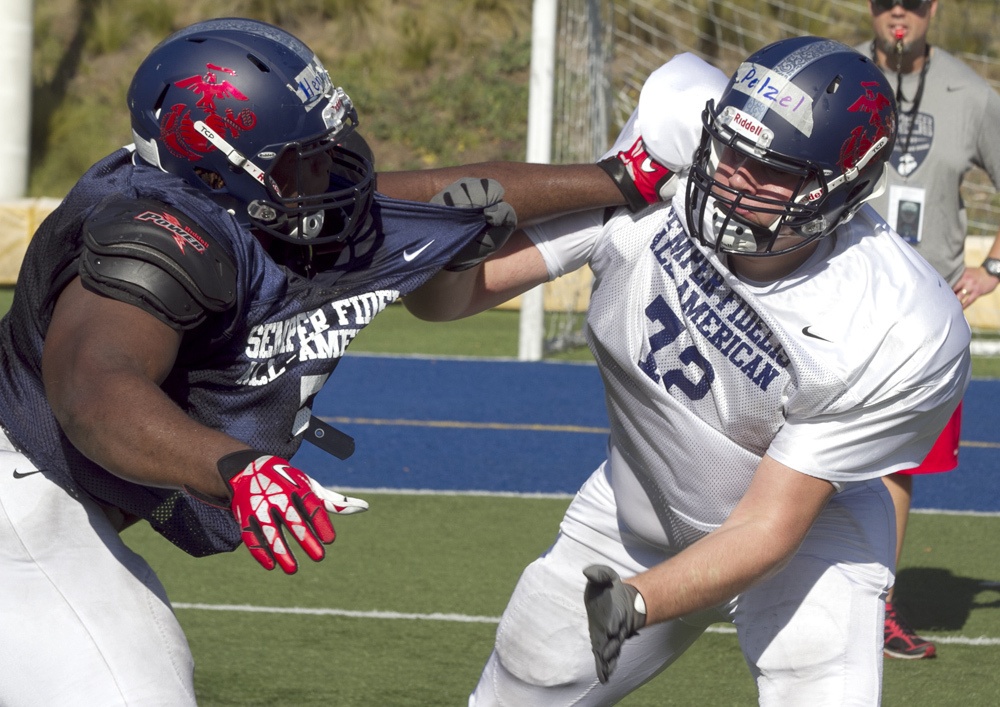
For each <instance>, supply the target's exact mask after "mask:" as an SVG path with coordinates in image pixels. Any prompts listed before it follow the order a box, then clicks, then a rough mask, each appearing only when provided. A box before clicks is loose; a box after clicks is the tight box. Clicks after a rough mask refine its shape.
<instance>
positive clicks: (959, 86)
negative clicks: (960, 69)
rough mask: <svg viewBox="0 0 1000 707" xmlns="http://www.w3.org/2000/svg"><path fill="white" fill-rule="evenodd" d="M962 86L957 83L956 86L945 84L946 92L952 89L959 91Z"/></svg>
mask: <svg viewBox="0 0 1000 707" xmlns="http://www.w3.org/2000/svg"><path fill="white" fill-rule="evenodd" d="M963 88H965V86H963V85H962V84H959V85H958V86H947V87H946V88H945V90H946V91H948V93H952V92H954V91H961V90H962V89H963Z"/></svg>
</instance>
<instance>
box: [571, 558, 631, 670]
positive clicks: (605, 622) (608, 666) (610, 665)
mask: <svg viewBox="0 0 1000 707" xmlns="http://www.w3.org/2000/svg"><path fill="white" fill-rule="evenodd" d="M583 574H584V576H586V578H587V588H586V589H585V590H584V592H583V602H584V604H586V606H587V622H588V624H589V625H590V645H591V647H592V648H593V650H594V662H595V664H596V665H597V678H598V679H599V680H600V681H601V682H607V681H608V678H610V677H611V673H612V672H614V669H615V666H616V665H617V664H618V655H619V654H620V653H621V650H622V643H624V642H625V639H626V638H629V637H631V636H634V635H635V634H636V633H638V632H639V629H640V628H642V627H643V626H645V625H646V604H645V602H644V601H643V599H642V595H641V594H639V590H638V589H636V588H635V587H633V586H632V585H631V584H625V583H624V582H622V580H621V577H619V576H618V573H617V572H615V571H614V570H613V569H611V568H610V567H606V566H605V565H591V566H590V567H588V568H587V569H585V570H584V571H583Z"/></svg>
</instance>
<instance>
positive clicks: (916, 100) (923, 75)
mask: <svg viewBox="0 0 1000 707" xmlns="http://www.w3.org/2000/svg"><path fill="white" fill-rule="evenodd" d="M898 56H899V63H898V64H897V66H896V106H897V107H900V108H901V107H902V105H903V101H905V100H906V97H905V96H904V95H903V57H902V55H898ZM872 61H874V62H875V63H876V64H878V58H877V56H876V55H875V40H872ZM930 65H931V45H930V44H927V45H925V46H924V65H923V66H922V67H921V68H920V80H919V81H918V83H917V92H916V93H915V94H913V106H912V107H911V108H910V110H909V111H907V114H908V115H909V116H910V124H909V125H908V126H907V129H906V140H905V141H904V142H903V152H902V154H904V155H905V154H907V153H909V151H910V139H911V138H912V137H913V126H914V125H915V124H916V122H917V113H918V111H919V110H920V101H921V100H922V99H923V97H924V84H925V82H926V79H927V69H928V68H930Z"/></svg>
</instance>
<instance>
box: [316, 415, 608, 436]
mask: <svg viewBox="0 0 1000 707" xmlns="http://www.w3.org/2000/svg"><path fill="white" fill-rule="evenodd" d="M320 419H322V420H323V421H324V422H329V423H330V424H334V425H335V424H341V425H384V426H392V427H437V428H450V429H460V430H513V431H521V432H578V433H584V434H602V435H606V434H608V432H610V431H611V430H609V429H608V428H607V427H585V426H581V425H540V424H511V423H506V422H461V421H458V420H402V419H395V420H386V419H380V418H375V417H322V418H320Z"/></svg>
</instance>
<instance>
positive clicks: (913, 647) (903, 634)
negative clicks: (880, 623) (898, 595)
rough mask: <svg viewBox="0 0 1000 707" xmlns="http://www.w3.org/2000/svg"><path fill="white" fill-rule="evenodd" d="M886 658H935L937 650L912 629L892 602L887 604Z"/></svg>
mask: <svg viewBox="0 0 1000 707" xmlns="http://www.w3.org/2000/svg"><path fill="white" fill-rule="evenodd" d="M884 652H885V656H886V657H887V658H902V659H903V660H919V659H920V658H933V657H934V656H935V654H936V653H937V649H936V648H935V647H934V644H933V643H931V642H930V641H927V640H924V639H923V638H921V637H920V636H918V635H917V634H916V633H914V632H913V629H912V628H910V626H909V624H907V623H906V620H905V619H904V618H903V617H902V616H900V615H899V614H898V613H896V609H895V607H894V606H893V605H892V603H891V602H886V603H885V648H884Z"/></svg>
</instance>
